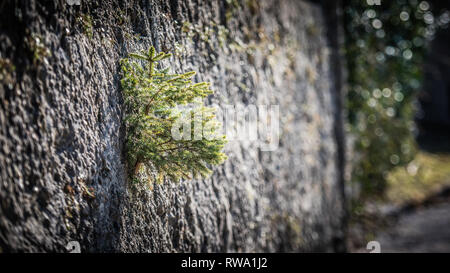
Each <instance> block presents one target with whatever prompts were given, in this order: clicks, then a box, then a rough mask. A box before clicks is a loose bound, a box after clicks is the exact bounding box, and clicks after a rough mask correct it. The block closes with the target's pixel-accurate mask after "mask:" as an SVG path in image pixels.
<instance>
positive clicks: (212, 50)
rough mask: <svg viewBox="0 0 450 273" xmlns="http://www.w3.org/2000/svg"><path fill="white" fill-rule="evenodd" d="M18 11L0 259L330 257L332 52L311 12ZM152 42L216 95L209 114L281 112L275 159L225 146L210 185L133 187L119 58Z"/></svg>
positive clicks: (339, 208) (2, 40) (119, 6)
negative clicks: (70, 249) (225, 254)
mask: <svg viewBox="0 0 450 273" xmlns="http://www.w3.org/2000/svg"><path fill="white" fill-rule="evenodd" d="M22 2H23V1H9V2H6V3H2V5H3V6H2V7H1V16H0V17H1V18H2V23H1V24H2V25H1V34H0V49H1V56H0V57H1V64H2V67H1V75H2V78H1V79H2V85H1V87H0V88H1V89H0V101H1V102H2V103H1V104H0V126H1V127H0V144H1V145H0V178H1V181H0V182H1V183H0V247H1V250H2V251H8V252H9V251H65V245H66V244H67V242H68V241H71V240H77V241H79V242H80V244H81V248H82V251H125V252H137V251H140V252H186V251H196V252H200V251H204V252H217V251H232V252H236V251H237V252H241V251H311V250H315V251H333V250H337V249H339V248H340V247H342V239H343V234H344V233H343V232H344V221H343V219H344V208H343V207H344V206H343V202H344V201H343V195H342V185H341V183H342V181H341V179H340V177H341V176H342V175H341V167H340V166H341V165H342V164H341V162H340V159H341V156H340V153H341V152H339V151H341V150H342V149H340V148H339V147H338V143H339V141H338V140H339V132H338V130H337V129H336V128H340V115H339V113H340V112H339V111H340V104H339V96H338V94H339V90H336V88H337V87H339V84H335V81H336V79H337V78H338V77H336V76H337V75H336V69H333V65H334V63H333V62H334V61H333V59H335V58H331V57H330V52H333V50H334V51H335V48H332V47H333V46H334V47H335V46H336V45H335V44H334V43H333V42H330V40H329V39H328V38H329V37H328V36H329V35H327V25H330V22H328V21H327V20H325V18H324V12H323V10H322V7H321V6H320V5H318V4H316V3H311V2H305V1H296V0H284V1H276V0H265V1H221V0H215V1H198V0H184V1H163V0H161V1H116V0H107V1H92V3H90V4H85V3H82V5H81V6H69V5H68V4H67V2H66V1H51V2H46V3H45V4H42V3H38V1H30V2H29V3H22ZM82 2H84V1H82ZM125 2H126V3H125ZM240 2H242V3H240ZM329 12H330V11H328V13H329ZM188 22H189V23H188ZM335 23H336V22H333V24H335ZM227 31H228V32H227ZM151 44H153V45H155V46H156V48H157V49H158V50H170V51H172V52H174V56H173V57H172V58H171V59H170V60H169V62H167V63H166V65H170V67H171V68H172V69H173V70H174V71H178V72H179V71H187V70H191V69H193V70H196V71H198V72H199V73H198V74H197V75H198V76H197V79H198V80H204V81H210V82H212V84H213V86H212V87H213V89H214V90H215V91H216V94H215V95H214V96H213V97H211V98H209V99H208V103H210V104H214V105H217V106H218V107H223V106H224V105H229V104H232V105H236V106H245V105H248V104H255V105H280V117H281V120H280V122H281V124H280V132H281V136H280V143H279V147H278V149H276V150H275V151H273V152H263V151H260V150H259V149H258V148H257V147H256V146H255V144H254V143H244V142H238V141H232V142H230V143H229V144H228V145H227V147H226V153H227V155H228V157H229V159H228V161H227V162H226V163H225V164H224V165H222V166H220V167H217V168H215V171H214V174H213V175H212V176H211V178H209V179H205V180H195V181H184V182H181V183H173V182H166V183H164V184H161V185H159V184H154V185H151V187H149V185H138V186H133V185H130V184H129V182H128V181H127V178H126V168H127V167H126V166H125V160H124V159H125V153H124V150H123V141H124V128H123V126H122V122H121V121H122V115H123V113H122V96H121V91H120V88H119V78H120V76H119V75H120V74H119V72H120V69H119V60H120V58H122V57H124V56H126V54H127V53H129V52H133V51H136V50H138V49H146V48H148V47H149V46H150V45H151ZM47 50H48V53H46V51H47ZM334 67H335V66H334ZM92 194H94V195H95V197H93V196H92Z"/></svg>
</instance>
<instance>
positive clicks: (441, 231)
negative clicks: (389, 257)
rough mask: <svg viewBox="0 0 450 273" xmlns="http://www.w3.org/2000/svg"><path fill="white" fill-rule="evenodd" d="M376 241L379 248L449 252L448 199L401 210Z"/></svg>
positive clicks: (386, 249)
mask: <svg viewBox="0 0 450 273" xmlns="http://www.w3.org/2000/svg"><path fill="white" fill-rule="evenodd" d="M377 241H378V242H380V245H381V252H450V202H447V203H441V204H435V205H433V206H430V207H426V208H418V209H415V210H413V211H411V212H408V213H405V214H402V215H401V216H399V218H398V221H397V222H396V224H394V225H393V226H392V227H390V228H388V229H387V230H385V231H384V232H382V233H381V234H380V235H379V236H377Z"/></svg>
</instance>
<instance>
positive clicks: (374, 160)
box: [344, 0, 450, 252]
mask: <svg viewBox="0 0 450 273" xmlns="http://www.w3.org/2000/svg"><path fill="white" fill-rule="evenodd" d="M377 2H378V1H372V0H367V1H366V0H347V1H344V20H345V31H346V44H345V55H346V61H347V66H348V75H347V79H348V89H347V90H348V96H347V101H346V105H347V108H346V109H347V113H346V114H347V117H348V119H347V121H348V122H347V125H346V129H347V135H348V139H347V142H348V144H347V145H348V146H349V149H348V150H349V151H351V152H350V154H349V155H348V156H347V157H348V159H349V161H350V162H349V163H351V164H350V165H351V166H352V169H351V170H349V171H348V177H347V180H348V181H350V185H348V188H347V192H348V195H347V196H349V197H350V199H351V204H352V205H351V212H350V236H349V241H350V242H349V247H350V250H351V251H358V249H361V248H364V249H365V244H366V243H367V242H368V241H370V240H377V241H380V244H381V250H382V251H383V249H384V250H385V251H418V252H423V251H432V252H440V251H443V252H444V251H445V252H448V251H450V234H449V232H450V231H448V230H450V229H449V226H450V205H449V204H450V203H449V200H450V199H449V186H450V108H449V105H450V80H449V79H450V54H449V46H450V42H449V41H450V37H449V36H450V31H449V22H450V13H449V10H450V1H418V0H395V1H381V3H380V5H378V3H377Z"/></svg>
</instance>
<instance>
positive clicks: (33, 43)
mask: <svg viewBox="0 0 450 273" xmlns="http://www.w3.org/2000/svg"><path fill="white" fill-rule="evenodd" d="M26 41H27V45H28V48H29V50H30V51H31V53H32V60H33V64H34V65H37V64H39V63H40V62H41V61H42V60H43V59H44V58H45V57H48V56H51V52H50V50H49V49H48V48H47V47H45V44H44V42H43V40H42V37H41V36H40V35H38V34H32V35H30V36H29V37H28V38H27V40H26Z"/></svg>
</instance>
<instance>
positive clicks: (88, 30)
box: [77, 14, 94, 39]
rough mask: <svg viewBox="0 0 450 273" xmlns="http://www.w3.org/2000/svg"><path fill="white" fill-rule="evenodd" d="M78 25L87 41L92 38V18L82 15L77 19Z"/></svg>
mask: <svg viewBox="0 0 450 273" xmlns="http://www.w3.org/2000/svg"><path fill="white" fill-rule="evenodd" d="M77 21H78V23H79V24H81V27H82V29H83V32H84V34H85V35H86V36H88V38H89V39H92V37H93V36H94V28H93V24H92V17H91V16H90V15H89V14H82V15H80V16H79V17H78V18H77Z"/></svg>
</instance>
